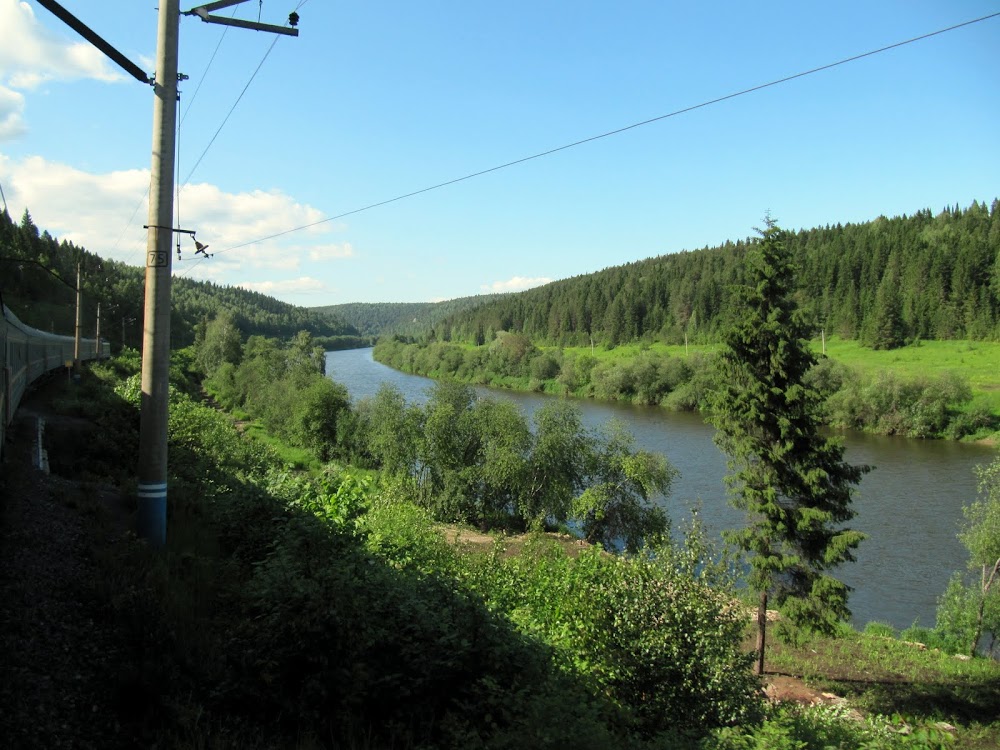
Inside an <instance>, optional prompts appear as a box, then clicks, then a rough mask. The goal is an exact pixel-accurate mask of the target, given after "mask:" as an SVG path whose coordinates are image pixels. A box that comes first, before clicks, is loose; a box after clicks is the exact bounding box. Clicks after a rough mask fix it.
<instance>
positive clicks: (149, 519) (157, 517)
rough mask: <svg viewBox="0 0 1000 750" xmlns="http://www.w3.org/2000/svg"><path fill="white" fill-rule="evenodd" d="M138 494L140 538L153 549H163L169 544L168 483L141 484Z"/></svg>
mask: <svg viewBox="0 0 1000 750" xmlns="http://www.w3.org/2000/svg"><path fill="white" fill-rule="evenodd" d="M137 494H138V496H139V508H138V514H137V518H136V525H137V527H138V528H137V531H138V532H139V536H141V537H142V538H144V539H146V540H147V541H148V542H149V543H150V545H151V546H153V547H162V546H163V545H165V544H166V543H167V483H166V482H140V483H139V486H138V492H137Z"/></svg>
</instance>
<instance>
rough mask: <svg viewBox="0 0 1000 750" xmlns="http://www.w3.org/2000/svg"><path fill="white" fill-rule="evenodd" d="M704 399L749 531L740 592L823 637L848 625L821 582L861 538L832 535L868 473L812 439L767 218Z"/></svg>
mask: <svg viewBox="0 0 1000 750" xmlns="http://www.w3.org/2000/svg"><path fill="white" fill-rule="evenodd" d="M744 262H745V264H746V273H747V283H746V284H744V285H742V286H740V287H739V288H738V289H737V290H736V292H735V295H734V296H735V298H736V299H737V300H738V302H737V305H736V307H735V309H734V316H733V320H732V322H731V323H730V326H729V328H728V330H727V331H726V332H725V334H724V348H723V350H722V352H721V353H720V355H719V358H718V370H717V382H716V386H715V390H714V392H713V393H712V395H711V403H712V412H711V419H712V421H713V423H714V424H715V426H716V427H717V428H718V432H717V435H716V441H717V442H718V444H719V446H720V447H721V448H722V449H723V450H724V451H725V452H726V453H727V454H728V455H729V457H730V461H729V463H730V470H731V473H730V475H729V476H728V477H727V481H728V482H729V484H730V487H731V491H732V497H733V503H734V505H736V507H738V508H740V509H742V510H744V511H745V512H746V513H747V516H748V518H749V525H748V526H747V527H746V528H744V529H742V530H739V531H736V532H733V533H732V534H731V539H732V541H734V542H735V543H736V544H737V545H738V546H739V547H740V548H741V549H743V550H744V551H745V552H747V553H748V554H749V556H750V559H749V562H750V575H749V584H750V586H751V587H753V588H754V589H756V590H758V591H762V592H770V593H772V594H774V595H775V596H776V599H777V602H778V603H779V604H780V605H784V607H785V611H786V613H787V615H788V616H789V617H790V618H791V620H792V621H793V622H794V623H796V624H801V625H805V626H808V627H810V628H814V629H817V630H820V631H824V632H828V633H829V632H833V631H834V630H835V628H836V624H837V622H838V621H839V620H841V619H844V618H847V617H848V616H849V610H848V608H847V595H848V587H847V586H846V585H845V584H843V583H842V582H840V581H838V580H837V579H835V578H833V577H832V576H831V575H830V574H829V571H830V569H832V568H833V567H835V566H836V565H838V564H840V563H842V562H846V561H849V560H852V559H853V550H854V549H855V548H856V547H857V546H858V544H859V543H860V541H861V540H862V538H863V535H862V534H860V533H859V532H856V531H852V530H850V529H847V528H845V527H844V526H843V524H845V523H846V522H847V521H849V520H850V519H851V518H852V517H853V515H854V511H853V510H852V509H851V493H852V490H853V488H854V486H855V485H856V484H857V483H858V481H859V480H860V479H861V477H862V475H863V474H864V472H865V471H866V470H867V468H868V467H865V466H853V465H850V464H848V463H846V462H844V460H843V446H842V445H841V444H840V443H839V442H837V441H836V440H834V439H832V438H828V437H825V436H823V435H822V434H821V432H820V424H821V423H820V420H819V417H818V409H819V406H820V403H821V397H820V394H819V393H818V392H817V391H816V390H815V389H814V388H813V387H811V386H810V385H809V384H808V382H807V379H806V373H807V372H808V371H809V369H810V368H811V367H812V366H813V364H814V361H815V359H814V356H813V355H812V354H811V352H810V351H809V349H808V348H807V346H806V341H805V338H806V334H807V333H808V327H807V326H806V324H805V322H804V321H803V319H802V316H801V315H800V314H799V313H798V310H797V305H796V303H795V300H794V298H793V290H794V287H793V283H792V273H793V265H792V262H791V258H790V256H789V253H788V252H787V250H786V248H785V245H784V242H783V237H782V232H781V230H780V229H779V228H778V227H777V226H776V225H775V224H774V223H773V222H772V221H770V219H769V220H768V222H767V226H766V228H765V229H764V230H763V231H762V232H761V239H760V241H759V242H758V243H755V244H754V245H753V246H751V247H750V248H749V249H748V251H747V253H746V255H745V258H744Z"/></svg>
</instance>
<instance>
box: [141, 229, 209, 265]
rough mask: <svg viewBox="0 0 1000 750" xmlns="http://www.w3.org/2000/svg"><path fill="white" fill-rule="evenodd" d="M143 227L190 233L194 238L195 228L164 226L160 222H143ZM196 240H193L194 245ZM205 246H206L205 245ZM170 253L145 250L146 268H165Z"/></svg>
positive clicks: (168, 261) (168, 262) (196, 242)
mask: <svg viewBox="0 0 1000 750" xmlns="http://www.w3.org/2000/svg"><path fill="white" fill-rule="evenodd" d="M142 228H143V229H164V230H166V231H168V232H175V233H178V234H190V235H191V239H193V240H194V235H195V230H194V229H178V228H176V227H165V226H161V225H160V224H143V225H142ZM197 244H198V241H197V240H195V245H197ZM206 247H207V246H206ZM177 254H178V256H180V251H179V250H178V253H177ZM169 256H170V253H169V252H166V251H163V250H148V251H147V252H146V268H166V267H167V266H169V265H170V257H169Z"/></svg>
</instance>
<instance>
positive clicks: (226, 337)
mask: <svg viewBox="0 0 1000 750" xmlns="http://www.w3.org/2000/svg"><path fill="white" fill-rule="evenodd" d="M204 331H205V332H204V336H199V337H198V341H197V344H196V346H195V361H196V362H197V363H198V366H199V367H200V368H201V371H202V372H203V373H205V374H206V375H207V376H209V377H211V376H212V375H213V374H214V373H215V371H216V370H217V369H218V368H219V366H220V365H222V364H223V363H226V362H228V363H230V364H233V365H238V364H239V363H240V357H241V356H242V354H243V351H242V341H241V339H240V329H239V328H237V327H236V319H235V317H234V316H233V314H232V313H231V312H229V311H228V310H223V311H221V312H220V313H219V314H218V315H216V316H215V318H214V319H213V320H212V321H211V322H209V323H207V324H206V325H205V328H204Z"/></svg>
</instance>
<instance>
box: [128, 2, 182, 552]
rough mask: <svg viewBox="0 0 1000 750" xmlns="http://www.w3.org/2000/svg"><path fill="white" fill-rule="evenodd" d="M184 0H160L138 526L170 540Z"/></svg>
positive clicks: (157, 543) (155, 540) (144, 533)
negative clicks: (173, 269) (174, 247)
mask: <svg viewBox="0 0 1000 750" xmlns="http://www.w3.org/2000/svg"><path fill="white" fill-rule="evenodd" d="M179 19H180V10H179V0H160V9H159V21H158V25H157V39H156V58H157V59H156V80H155V83H154V94H155V99H154V103H153V156H152V163H151V168H150V189H149V234H148V235H147V239H146V300H145V313H144V318H143V335H142V404H141V411H140V424H139V472H138V474H139V476H138V480H139V487H138V495H139V512H138V532H139V535H140V536H141V537H143V538H145V539H146V540H147V541H148V542H149V543H150V545H151V546H153V547H162V546H163V545H164V544H165V543H166V540H167V417H168V379H169V374H170V246H171V244H172V240H173V212H174V201H173V194H174V153H175V148H176V137H177V134H176V118H177V46H178V41H177V38H178V26H179Z"/></svg>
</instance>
